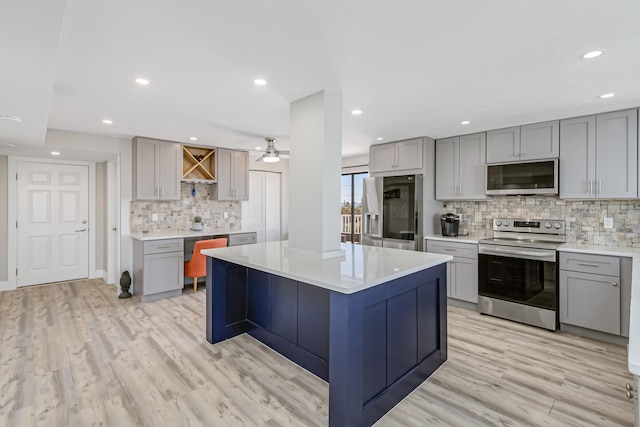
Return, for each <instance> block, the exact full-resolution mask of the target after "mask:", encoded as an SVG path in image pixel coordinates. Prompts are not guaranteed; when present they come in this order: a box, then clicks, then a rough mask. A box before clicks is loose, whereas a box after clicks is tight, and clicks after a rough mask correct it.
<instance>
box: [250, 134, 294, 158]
mask: <svg viewBox="0 0 640 427" xmlns="http://www.w3.org/2000/svg"><path fill="white" fill-rule="evenodd" d="M265 141H267V148H266V150H264V154H263V155H262V156H261V157H260V158H259V159H258V160H256V162H259V161H263V162H267V163H275V162H279V161H280V155H281V154H282V155H288V154H289V151H286V150H278V149H276V146H275V143H276V138H265Z"/></svg>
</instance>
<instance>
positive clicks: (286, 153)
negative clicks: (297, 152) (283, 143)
mask: <svg viewBox="0 0 640 427" xmlns="http://www.w3.org/2000/svg"><path fill="white" fill-rule="evenodd" d="M278 154H282V155H285V156H288V155H289V150H278Z"/></svg>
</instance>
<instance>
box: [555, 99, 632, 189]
mask: <svg viewBox="0 0 640 427" xmlns="http://www.w3.org/2000/svg"><path fill="white" fill-rule="evenodd" d="M637 114H638V111H637V110H636V109H633V110H624V111H616V112H613V113H606V114H599V115H596V116H587V117H578V118H575V119H568V120H562V121H561V122H560V138H561V140H562V149H561V150H560V198H564V199H589V198H602V199H627V198H636V197H638V115H637Z"/></svg>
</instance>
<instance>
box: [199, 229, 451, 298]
mask: <svg viewBox="0 0 640 427" xmlns="http://www.w3.org/2000/svg"><path fill="white" fill-rule="evenodd" d="M288 244H289V242H288V241H286V240H285V241H280V242H269V243H258V244H256V245H245V246H232V247H227V248H218V249H208V250H204V251H202V253H203V254H205V255H207V256H211V257H214V258H218V259H221V260H223V261H229V262H232V263H234V264H239V265H244V266H246V267H250V268H254V269H256V270H261V271H264V272H267V273H271V274H275V275H278V276H282V277H287V278H289V279H293V280H298V281H300V282H304V283H309V284H312V285H315V286H318V287H321V288H325V289H329V290H332V291H336V292H340V293H343V294H352V293H355V292H358V291H361V290H364V289H368V288H371V287H373V286H376V285H379V284H381V283H385V282H388V281H390V280H393V279H397V278H400V277H403V276H407V275H409V274H411V273H416V272H418V271H421V270H426V269H428V268H430V267H433V266H436V265H438V264H442V263H445V262H448V261H451V260H452V259H453V257H452V256H450V255H441V254H431V253H426V252H417V251H408V250H402V249H389V248H379V247H374V246H363V245H354V244H350V243H342V244H341V247H342V249H343V250H345V255H344V256H340V257H335V258H327V259H322V258H320V257H318V256H313V255H306V254H300V253H297V252H290V251H289V250H288V249H289V248H288Z"/></svg>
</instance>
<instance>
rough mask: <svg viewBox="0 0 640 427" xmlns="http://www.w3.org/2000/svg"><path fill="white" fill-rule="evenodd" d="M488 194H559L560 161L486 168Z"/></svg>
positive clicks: (500, 164) (495, 165) (500, 165)
mask: <svg viewBox="0 0 640 427" xmlns="http://www.w3.org/2000/svg"><path fill="white" fill-rule="evenodd" d="M485 183H486V194H487V195H509V194H519V195H527V194H558V159H551V160H540V161H534V162H523V163H497V164H491V165H487V166H486V180H485Z"/></svg>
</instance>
